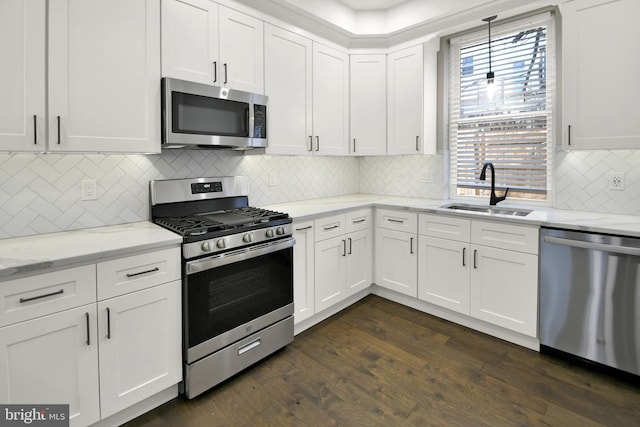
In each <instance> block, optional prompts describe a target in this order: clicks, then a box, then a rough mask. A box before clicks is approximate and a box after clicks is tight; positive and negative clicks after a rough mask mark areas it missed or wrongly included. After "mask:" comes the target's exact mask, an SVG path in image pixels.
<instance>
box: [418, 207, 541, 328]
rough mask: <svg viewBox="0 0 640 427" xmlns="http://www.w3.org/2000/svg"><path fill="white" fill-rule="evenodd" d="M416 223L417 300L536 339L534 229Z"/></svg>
mask: <svg viewBox="0 0 640 427" xmlns="http://www.w3.org/2000/svg"><path fill="white" fill-rule="evenodd" d="M419 221H420V224H419V232H420V236H419V240H420V243H419V253H420V255H419V257H420V262H419V269H418V298H419V299H421V300H423V301H427V302H429V303H432V304H435V305H438V306H440V307H444V308H447V309H449V310H452V311H456V312H458V313H462V314H465V315H470V316H472V317H474V318H476V319H480V320H483V321H486V322H489V323H491V324H494V325H498V326H501V327H504V328H506V329H509V330H512V331H515V332H519V333H522V334H525V335H528V336H531V337H535V336H536V335H537V319H538V317H537V312H538V229H537V227H527V226H519V225H511V224H505V223H500V222H490V221H471V220H467V219H461V218H451V217H447V216H444V215H429V214H421V215H420V219H419Z"/></svg>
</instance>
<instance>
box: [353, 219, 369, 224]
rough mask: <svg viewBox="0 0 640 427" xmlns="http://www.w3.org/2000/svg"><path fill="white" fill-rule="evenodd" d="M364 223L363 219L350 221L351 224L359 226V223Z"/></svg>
mask: <svg viewBox="0 0 640 427" xmlns="http://www.w3.org/2000/svg"><path fill="white" fill-rule="evenodd" d="M365 221H366V219H364V218H363V219H356V220H354V221H352V224H360V223H362V222H365Z"/></svg>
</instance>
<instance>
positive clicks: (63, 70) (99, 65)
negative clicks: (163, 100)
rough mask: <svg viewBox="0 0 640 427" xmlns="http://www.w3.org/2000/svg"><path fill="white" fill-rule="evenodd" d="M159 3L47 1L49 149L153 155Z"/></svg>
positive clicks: (156, 145) (156, 0)
mask: <svg viewBox="0 0 640 427" xmlns="http://www.w3.org/2000/svg"><path fill="white" fill-rule="evenodd" d="M159 34H160V2H159V0H146V1H144V0H140V1H130V0H111V1H102V0H84V1H72V0H59V1H53V2H50V3H49V126H48V129H49V150H50V151H84V152H87V151H101V152H102V151H107V152H136V153H150V152H160V84H159V82H160V37H159Z"/></svg>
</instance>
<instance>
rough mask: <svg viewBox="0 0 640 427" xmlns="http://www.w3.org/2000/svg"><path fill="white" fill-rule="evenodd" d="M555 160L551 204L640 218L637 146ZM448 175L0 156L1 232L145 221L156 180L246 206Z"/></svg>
mask: <svg viewBox="0 0 640 427" xmlns="http://www.w3.org/2000/svg"><path fill="white" fill-rule="evenodd" d="M555 164H556V165H557V166H556V168H557V171H556V179H555V192H556V194H555V207H557V208H560V209H572V210H590V211H596V212H609V213H623V214H633V215H638V214H640V185H638V182H640V150H620V151H574V152H562V151H559V152H557V153H556V162H555ZM609 172H623V173H625V180H626V188H625V190H623V191H613V190H609V189H608V188H607V180H606V174H607V173H609ZM446 174H447V165H446V160H445V159H444V155H443V154H438V155H435V156H393V157H364V158H355V157H295V156H264V155H252V154H247V155H243V154H242V153H238V152H232V151H182V150H177V151H170V152H164V153H162V154H158V155H147V156H145V155H110V154H104V155H103V154H26V153H24V154H23V153H18V154H14V153H0V238H8V237H17V236H26V235H32V234H41V233H49V232H56V231H64V230H72V229H78V228H84V227H95V226H102V225H111V224H119V223H126V222H133V221H143V220H147V219H149V191H148V187H149V181H150V180H153V179H168V178H186V177H196V176H220V175H246V176H248V177H249V182H250V191H251V194H250V202H251V204H253V205H256V206H259V205H266V204H272V203H284V202H289V201H296V200H305V199H313V198H318V197H327V196H336V195H341V194H351V193H356V192H361V193H373V194H388V195H399V196H409V197H425V198H435V199H440V198H446V197H447V185H448V184H447V180H446V179H445V175H446ZM270 176H271V182H270ZM86 178H93V179H96V180H97V183H98V199H97V200H93V201H81V200H80V182H81V181H82V180H83V179H86ZM274 182H275V184H276V185H270V184H273V183H274Z"/></svg>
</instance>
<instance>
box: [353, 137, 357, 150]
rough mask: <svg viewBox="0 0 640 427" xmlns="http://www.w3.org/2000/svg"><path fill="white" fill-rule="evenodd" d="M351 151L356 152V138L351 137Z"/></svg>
mask: <svg viewBox="0 0 640 427" xmlns="http://www.w3.org/2000/svg"><path fill="white" fill-rule="evenodd" d="M353 152H354V153H355V152H356V139H355V138H353Z"/></svg>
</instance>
